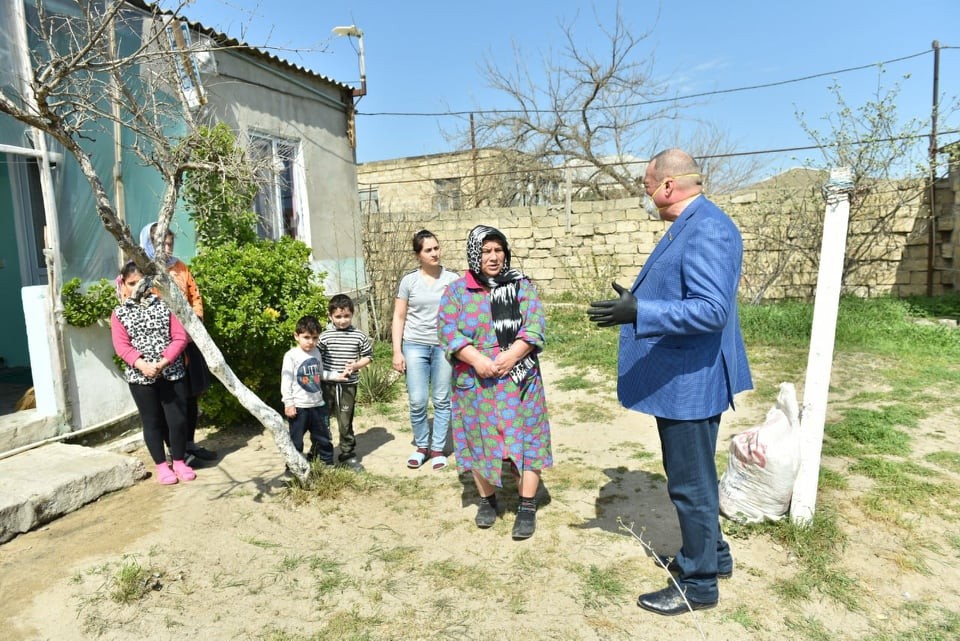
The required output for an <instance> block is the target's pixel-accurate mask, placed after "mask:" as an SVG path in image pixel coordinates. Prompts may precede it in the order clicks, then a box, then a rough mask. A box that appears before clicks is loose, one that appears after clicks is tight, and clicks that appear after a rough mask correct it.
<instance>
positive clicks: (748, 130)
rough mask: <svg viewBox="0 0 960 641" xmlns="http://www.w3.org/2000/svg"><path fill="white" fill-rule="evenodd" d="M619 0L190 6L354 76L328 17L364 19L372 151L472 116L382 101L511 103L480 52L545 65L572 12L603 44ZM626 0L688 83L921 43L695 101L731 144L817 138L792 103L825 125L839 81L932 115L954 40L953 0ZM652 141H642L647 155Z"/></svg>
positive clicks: (733, 79)
mask: <svg viewBox="0 0 960 641" xmlns="http://www.w3.org/2000/svg"><path fill="white" fill-rule="evenodd" d="M614 8H615V2H613V1H612V0H607V1H604V0H596V2H594V3H593V4H591V3H587V2H575V1H573V0H550V1H545V0H527V1H523V0H513V1H511V2H506V1H503V0H485V1H484V2H456V1H451V0H446V1H434V0H429V1H408V2H386V1H375V0H341V1H339V2H322V1H317V2H303V1H302V0H296V1H295V0H269V2H268V1H266V0H196V2H194V3H192V4H191V5H190V6H188V7H187V8H186V9H185V14H186V15H187V16H188V17H189V18H190V19H192V20H196V21H199V22H202V23H203V24H204V25H205V26H208V27H212V28H214V29H217V30H220V31H223V32H225V33H227V34H228V35H230V36H233V37H235V38H238V39H241V40H244V41H245V42H247V43H249V44H251V45H256V46H267V47H270V48H275V49H271V50H272V51H273V52H274V53H276V54H277V55H279V56H281V57H284V58H286V59H287V60H290V61H291V62H295V63H297V64H301V65H304V66H306V67H308V68H310V69H312V70H314V71H316V72H318V73H321V74H324V75H326V76H329V77H331V78H333V79H335V80H338V81H341V82H346V83H348V84H359V69H358V61H357V54H356V53H355V49H354V47H355V44H356V43H355V41H354V40H353V39H351V38H339V37H335V36H333V35H332V34H331V31H330V30H331V29H332V28H333V27H334V26H337V25H349V24H356V25H357V26H358V27H359V28H360V29H362V30H363V33H364V48H365V53H366V56H365V59H366V69H367V86H368V94H367V95H366V96H365V97H363V98H362V99H361V100H360V102H359V103H358V110H359V111H360V113H361V115H360V116H359V117H358V125H357V133H358V144H357V160H358V161H360V162H366V161H372V160H381V159H386V158H396V157H403V156H417V155H423V154H432V153H440V152H444V151H449V150H450V149H451V145H450V144H449V143H448V142H447V141H446V140H445V139H444V137H443V135H442V134H441V129H442V128H443V129H447V130H450V129H454V128H456V127H458V126H462V123H463V122H464V121H463V120H462V119H461V120H457V119H455V118H453V117H435V116H407V117H402V116H385V115H374V114H378V113H384V112H404V113H437V112H448V111H471V110H479V109H485V108H486V109H491V108H507V107H511V106H513V105H512V103H510V102H509V101H508V100H506V99H505V98H504V96H503V95H501V94H498V93H495V92H492V91H491V90H489V89H488V88H487V87H486V86H485V83H484V79H483V76H482V74H481V73H480V70H479V67H480V65H481V63H482V61H483V60H484V59H485V58H487V59H491V60H493V61H494V62H495V63H496V64H498V65H499V66H501V67H508V66H511V65H513V64H514V44H517V45H519V46H520V47H521V49H522V51H523V54H524V59H525V60H526V61H527V62H528V63H529V67H530V69H531V71H536V72H539V71H540V70H541V65H540V64H539V60H540V58H541V53H544V52H547V51H550V50H553V51H554V53H557V52H558V50H559V47H560V46H561V45H562V31H561V29H560V26H559V21H563V22H564V23H570V22H571V21H573V22H574V24H575V27H574V29H575V33H576V35H577V38H578V44H579V45H580V46H582V47H584V48H591V47H596V46H598V45H599V43H600V42H601V39H600V38H599V37H598V36H599V35H600V34H599V31H598V29H597V27H596V22H597V20H596V17H595V14H596V15H600V16H601V17H602V18H603V19H604V20H605V21H606V22H607V23H608V24H609V23H610V18H611V17H612V15H613V10H614ZM622 12H623V15H624V18H625V22H626V24H627V25H628V26H629V27H630V28H631V30H632V31H633V32H634V33H635V34H637V33H641V32H644V31H647V30H650V29H652V32H651V34H650V36H649V37H648V38H647V40H646V41H645V42H644V44H643V45H642V46H641V48H640V50H639V52H640V53H642V54H644V55H653V56H654V57H655V60H656V66H655V69H656V73H657V74H658V76H659V77H660V78H662V79H663V80H665V81H666V82H667V83H668V84H669V85H670V87H671V89H673V90H674V91H675V92H676V93H679V94H681V95H686V94H690V93H700V92H711V91H720V90H725V89H732V88H738V87H745V86H753V85H760V84H766V83H777V82H782V81H786V80H792V79H796V78H802V77H806V76H810V75H814V74H822V73H826V72H833V71H838V70H842V69H848V68H851V67H860V66H863V65H871V64H873V63H877V62H882V61H887V60H893V59H897V58H902V57H906V56H911V55H913V54H922V55H919V56H916V57H913V58H910V59H909V60H904V61H902V62H895V63H891V64H889V65H886V66H885V67H884V73H883V74H882V77H881V75H880V73H879V71H878V68H877V67H871V68H868V69H865V70H860V71H851V72H848V73H836V74H829V75H827V76H824V77H819V78H815V79H811V80H805V81H802V82H793V83H788V84H784V85H781V86H778V87H773V88H766V89H757V90H752V91H744V92H737V93H727V94H721V95H716V96H712V97H708V98H703V99H701V100H700V101H698V102H699V103H700V104H698V105H697V107H696V108H695V110H694V111H691V112H690V115H691V116H696V117H697V118H700V119H703V120H705V121H709V122H711V123H714V124H715V125H716V126H717V127H719V128H721V129H722V130H724V131H726V133H727V134H728V136H729V138H730V140H731V142H732V147H733V149H732V150H733V151H744V152H745V151H756V150H764V149H773V148H788V147H798V146H804V145H809V144H811V140H810V139H809V137H807V135H806V134H805V133H804V132H803V130H802V129H801V128H800V126H799V124H798V122H797V118H796V116H795V111H796V110H801V111H803V112H805V114H806V116H807V120H808V122H810V123H811V124H814V125H815V126H818V127H820V126H824V127H825V126H826V125H825V124H823V123H822V120H821V118H822V116H824V115H825V114H827V113H829V112H830V111H832V110H833V109H834V107H835V101H834V98H833V96H832V95H831V94H830V92H829V91H828V87H829V86H830V85H831V84H832V83H833V82H834V81H836V82H838V83H839V84H840V85H841V86H842V87H843V93H844V96H845V98H846V99H847V101H848V103H850V104H852V105H859V104H861V103H862V102H863V101H865V100H868V99H869V98H870V97H871V96H872V95H875V94H876V91H877V88H878V83H879V84H881V85H882V86H884V87H890V86H892V85H893V83H894V82H899V83H900V86H901V92H900V98H899V100H898V112H899V114H900V115H901V117H902V118H922V119H927V118H929V115H930V108H931V102H932V96H933V85H932V78H933V53H932V50H931V43H932V41H933V40H935V39H936V40H939V41H940V44H941V46H943V47H960V29H958V25H960V2H958V1H957V0H915V1H914V2H910V3H904V2H902V1H894V0H874V1H873V2H867V1H862V2H855V1H846V2H845V1H843V0H839V1H838V0H833V1H831V2H828V1H824V0H806V1H805V2H738V1H737V0H731V1H729V2H717V1H716V0H713V1H709V2H708V1H703V0H686V1H685V2H681V3H656V2H651V1H647V0H626V1H625V2H623V3H622ZM951 38H952V40H951ZM581 39H582V40H581ZM939 82H940V94H941V96H942V100H943V101H944V103H949V102H951V101H953V100H955V99H956V97H957V96H958V94H960V48H957V49H949V48H947V49H943V50H941V55H940V81H939ZM691 126H692V125H691ZM939 129H940V131H945V130H950V129H960V114H956V113H954V114H952V115H949V114H944V115H943V116H942V119H941V122H940V127H939ZM957 139H960V134H953V135H949V134H948V135H944V136H942V137H941V138H940V144H944V143H946V142H951V141H953V140H957ZM655 151H656V150H654V149H637V150H635V151H634V153H635V155H638V156H641V157H643V156H647V155H649V154H651V153H653V152H655ZM808 155H813V156H814V157H816V154H815V152H796V153H789V154H779V155H764V156H762V159H763V161H764V162H765V164H766V166H767V169H766V171H764V172H763V173H767V174H769V173H775V172H776V171H779V170H781V169H786V168H788V167H790V166H795V165H797V164H800V161H801V160H802V158H805V157H807V156H808Z"/></svg>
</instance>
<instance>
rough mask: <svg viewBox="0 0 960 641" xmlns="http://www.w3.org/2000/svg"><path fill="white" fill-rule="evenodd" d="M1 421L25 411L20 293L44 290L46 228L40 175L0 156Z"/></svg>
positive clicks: (24, 159) (27, 377)
mask: <svg viewBox="0 0 960 641" xmlns="http://www.w3.org/2000/svg"><path fill="white" fill-rule="evenodd" d="M0 158H2V160H3V162H0V300H4V301H7V303H8V304H7V305H5V310H4V313H3V314H0V415H3V414H9V413H12V412H14V411H15V410H16V409H17V406H18V404H21V405H23V404H26V405H27V406H28V407H29V395H28V390H30V389H31V388H32V387H33V378H32V374H31V367H30V352H29V349H28V347H27V328H26V322H25V320H24V318H25V317H24V311H23V299H22V297H21V290H22V288H23V287H27V286H31V285H46V284H47V270H46V260H45V258H44V254H43V242H44V241H43V228H44V224H45V217H44V210H43V196H42V193H41V188H40V170H39V166H38V164H37V160H36V158H32V157H29V156H22V155H19V154H15V153H6V154H3V155H2V156H0Z"/></svg>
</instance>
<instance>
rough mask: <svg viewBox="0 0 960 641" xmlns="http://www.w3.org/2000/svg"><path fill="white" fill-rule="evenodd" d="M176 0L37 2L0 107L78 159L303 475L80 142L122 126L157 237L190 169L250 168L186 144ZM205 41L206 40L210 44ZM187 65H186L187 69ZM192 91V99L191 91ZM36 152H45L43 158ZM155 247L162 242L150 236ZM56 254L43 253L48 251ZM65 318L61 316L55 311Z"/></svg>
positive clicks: (191, 116)
mask: <svg viewBox="0 0 960 641" xmlns="http://www.w3.org/2000/svg"><path fill="white" fill-rule="evenodd" d="M186 4H188V3H187V2H180V3H179V4H176V5H175V7H174V8H173V9H172V10H170V11H167V12H164V11H161V9H160V8H159V7H157V6H156V5H150V6H151V7H152V8H151V9H148V10H146V11H144V10H142V9H138V8H133V7H131V5H127V4H126V3H125V2H124V1H123V0H107V1H106V2H102V1H95V0H77V2H76V3H75V8H76V13H75V15H63V14H56V15H54V14H47V13H45V12H44V11H43V3H42V2H38V3H37V11H38V25H37V27H36V31H35V34H34V36H35V38H36V40H37V41H38V42H39V43H41V44H40V46H39V47H34V48H33V50H32V51H31V56H32V59H31V61H30V64H29V67H30V68H29V70H26V69H25V70H24V73H25V74H26V75H27V77H26V78H25V79H23V83H22V86H23V87H24V89H23V91H21V92H19V93H18V94H17V95H11V92H9V91H8V90H3V91H0V112H2V113H5V114H7V115H9V116H11V117H13V118H15V119H16V120H18V121H20V122H22V123H24V124H26V125H28V126H30V127H33V128H35V129H36V130H39V131H40V132H43V133H44V134H46V135H48V136H50V137H51V138H53V139H54V140H56V141H57V142H59V143H60V144H61V145H63V147H64V149H65V150H66V151H67V152H68V153H69V154H70V155H71V156H72V157H73V158H74V159H75V160H76V161H77V163H78V164H79V167H80V170H81V171H82V173H83V176H84V178H85V179H86V182H87V184H88V185H89V187H90V189H91V191H92V193H93V198H94V202H95V206H96V212H97V215H98V216H99V218H100V221H101V223H102V224H103V227H104V229H106V231H107V232H109V233H110V235H111V236H113V238H114V239H116V241H117V244H118V245H119V247H120V249H121V250H122V252H123V254H124V255H125V256H126V257H128V258H129V259H131V260H133V261H134V262H135V263H136V264H137V266H138V267H139V268H140V269H141V270H142V271H143V273H144V274H145V275H149V276H152V277H153V282H154V284H155V285H156V286H157V287H158V288H159V290H160V293H161V296H162V297H163V298H164V300H165V301H167V303H168V304H169V306H170V307H171V309H172V310H173V312H174V314H176V316H177V318H178V319H180V321H181V322H182V323H183V325H184V326H185V327H186V329H187V331H188V332H189V334H190V336H191V338H192V339H193V340H194V342H195V343H196V344H197V346H198V347H199V348H200V351H201V352H202V353H203V355H204V357H205V358H206V360H207V363H208V365H209V367H210V370H211V371H212V372H213V373H214V375H215V376H216V377H217V378H218V379H219V380H220V381H221V382H222V383H223V384H224V386H225V387H226V388H227V389H228V390H229V391H230V392H231V393H232V394H234V395H235V396H236V397H237V399H238V400H239V402H240V403H241V404H242V405H243V406H244V407H245V408H246V409H247V410H248V411H249V412H250V413H251V414H252V415H253V416H254V417H255V418H256V419H257V420H258V421H259V422H260V423H261V424H262V425H263V426H264V427H266V428H267V429H269V430H270V432H271V433H272V434H273V437H274V440H275V442H276V444H277V447H278V449H279V450H280V452H281V453H282V454H283V456H284V458H285V459H286V461H287V465H288V466H289V468H290V469H291V470H292V471H293V472H294V474H295V475H296V476H297V477H298V478H300V479H302V480H305V479H306V478H307V473H308V471H309V467H308V465H307V462H306V460H305V459H304V458H303V457H302V456H301V455H300V454H299V453H298V452H297V451H296V449H295V448H294V447H293V444H292V442H291V441H290V436H289V433H288V432H287V430H286V427H285V423H284V420H283V418H282V417H281V416H280V415H279V414H278V413H277V412H276V411H275V410H273V409H272V408H271V407H269V406H268V405H267V404H265V403H264V402H263V401H262V400H260V398H259V397H257V396H256V395H255V394H254V393H253V392H252V391H250V389H248V388H247V387H246V386H245V385H244V384H243V383H242V382H241V381H240V380H239V379H238V378H237V377H236V376H235V375H234V373H233V371H232V370H231V369H230V366H229V365H228V364H227V363H226V361H225V360H224V357H223V354H222V353H221V352H220V350H219V348H218V347H217V346H216V344H214V342H213V341H212V339H211V338H210V335H209V334H208V333H207V331H206V329H205V328H204V326H203V323H202V322H200V320H199V319H198V318H197V316H196V315H195V314H194V313H193V311H192V309H191V307H190V305H189V304H187V301H186V299H185V298H184V296H183V294H182V293H181V291H180V289H179V288H178V287H177V286H176V285H175V284H174V283H173V281H172V280H171V279H170V276H169V275H168V272H167V270H166V269H165V267H164V265H165V262H166V259H167V256H166V255H165V254H164V252H162V251H158V252H157V256H156V259H155V260H154V261H151V260H150V259H149V258H148V257H147V255H146V254H145V253H144V251H143V250H142V249H141V248H140V247H139V245H138V243H137V241H136V240H134V238H133V236H132V235H131V233H130V229H129V227H128V226H127V225H126V224H125V223H124V222H123V221H122V220H121V218H120V216H119V215H118V212H117V208H116V206H115V205H114V203H113V202H112V201H111V196H110V192H109V191H108V189H107V183H105V181H104V179H103V178H102V177H101V176H100V174H98V172H97V169H96V167H95V165H94V163H93V159H92V157H91V153H90V152H89V151H88V150H87V149H86V148H85V143H86V142H87V141H89V140H90V139H92V138H95V137H96V136H97V135H100V134H106V135H110V136H111V137H112V134H113V132H112V128H113V127H115V126H119V127H120V128H121V129H122V130H123V132H124V133H125V138H127V139H132V140H133V143H132V145H131V146H132V149H133V150H134V151H135V152H136V153H137V154H138V155H139V157H140V158H141V159H142V161H143V162H144V163H147V164H148V165H149V166H152V167H153V168H154V169H155V170H156V171H157V172H158V173H159V175H160V176H161V177H162V179H163V183H164V185H165V187H164V192H163V194H162V196H161V198H160V204H159V207H158V209H157V212H156V220H157V221H158V222H157V227H156V231H155V234H154V240H155V241H156V240H161V239H163V238H164V236H165V234H166V230H167V228H168V226H169V224H170V220H171V217H172V216H173V213H174V208H175V205H176V202H177V198H178V195H179V192H180V187H181V183H182V181H183V178H184V175H185V173H186V172H189V171H216V172H222V173H224V174H228V175H247V174H248V173H249V171H250V168H249V167H247V166H242V163H238V164H233V165H231V164H224V163H209V162H197V161H195V160H194V159H193V153H192V152H193V150H194V148H195V147H196V145H197V143H198V141H199V140H200V138H199V132H198V130H199V127H200V125H201V124H205V123H204V122H203V120H204V112H203V109H202V108H199V105H198V104H197V102H196V98H197V96H196V94H194V95H192V96H190V95H188V93H187V87H185V85H184V73H185V71H184V66H185V65H189V64H191V61H190V58H189V55H187V54H188V53H189V52H184V51H183V50H181V49H177V48H172V47H171V46H170V45H169V41H170V38H171V32H170V31H168V27H172V28H174V29H179V28H180V21H179V12H180V10H181V9H182V7H183V6H185V5H186ZM121 32H122V33H124V34H127V35H129V34H135V35H136V37H137V40H138V42H137V43H136V44H135V45H134V46H133V47H132V50H131V43H130V41H129V39H128V40H126V41H124V42H123V43H122V46H121V44H120V43H119V42H118V38H117V34H118V33H121ZM210 46H212V45H210ZM188 71H189V70H188ZM191 99H192V100H191ZM41 162H42V161H41ZM156 246H157V247H162V246H163V243H162V242H159V243H156ZM54 260H57V257H56V256H53V255H49V254H48V261H54ZM58 322H61V323H62V318H58Z"/></svg>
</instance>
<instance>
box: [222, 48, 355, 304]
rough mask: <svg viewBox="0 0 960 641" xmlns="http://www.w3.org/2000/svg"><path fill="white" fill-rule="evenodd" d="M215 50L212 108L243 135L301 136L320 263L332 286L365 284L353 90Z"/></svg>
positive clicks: (311, 226)
mask: <svg viewBox="0 0 960 641" xmlns="http://www.w3.org/2000/svg"><path fill="white" fill-rule="evenodd" d="M215 55H216V63H217V72H216V74H206V75H204V86H205V88H206V90H207V92H208V100H209V105H210V108H211V109H212V111H213V112H214V114H215V115H216V117H217V118H218V119H220V120H222V121H223V122H226V123H227V124H228V125H230V126H231V127H232V128H234V129H235V130H236V131H238V132H239V133H240V137H241V141H242V140H243V139H244V138H245V137H246V136H248V135H249V134H250V133H260V134H267V135H272V136H276V137H279V138H284V139H288V140H292V141H299V142H300V143H301V150H302V154H303V165H304V171H305V174H306V205H307V208H308V211H309V213H310V216H309V234H310V239H309V244H310V246H311V249H312V250H313V259H314V262H315V265H314V267H315V268H316V269H318V270H322V271H324V272H326V273H327V281H326V287H327V292H328V293H337V292H344V291H354V290H356V289H359V288H362V287H363V286H365V284H366V278H365V277H364V273H365V270H364V266H363V254H362V251H361V245H360V240H361V238H360V235H361V233H360V224H359V204H358V199H357V177H356V156H355V150H354V149H353V147H352V145H351V143H350V140H349V138H348V135H347V128H348V120H349V119H348V108H349V107H348V105H349V104H350V102H349V101H352V96H349V95H346V96H345V93H344V90H342V89H338V88H337V87H335V86H333V85H330V84H328V83H324V82H319V81H317V80H316V79H314V78H311V77H309V76H307V75H306V74H298V73H296V72H292V71H283V72H282V73H281V72H279V71H278V70H277V69H274V68H271V67H269V66H268V65H267V64H266V63H264V62H262V61H258V60H254V59H252V58H248V57H244V56H242V55H240V54H238V53H236V52H228V51H218V52H217V53H216V54H215ZM345 100H346V101H348V102H344V101H345Z"/></svg>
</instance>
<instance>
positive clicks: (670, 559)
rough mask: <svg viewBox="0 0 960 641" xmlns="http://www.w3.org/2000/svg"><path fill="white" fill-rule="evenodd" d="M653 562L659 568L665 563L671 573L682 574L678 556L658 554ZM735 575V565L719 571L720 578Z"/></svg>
mask: <svg viewBox="0 0 960 641" xmlns="http://www.w3.org/2000/svg"><path fill="white" fill-rule="evenodd" d="M653 563H654V565H656V566H657V567H658V568H662V567H663V566H664V565H665V566H667V571H668V572H669V573H670V574H680V565H679V564H678V563H677V557H675V556H667V555H666V554H657V555H655V556H654V557H653ZM732 576H733V566H730V569H729V570H727V571H726V572H724V571H718V572H717V578H718V579H729V578H730V577H732Z"/></svg>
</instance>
